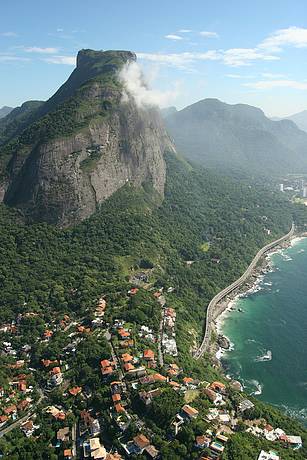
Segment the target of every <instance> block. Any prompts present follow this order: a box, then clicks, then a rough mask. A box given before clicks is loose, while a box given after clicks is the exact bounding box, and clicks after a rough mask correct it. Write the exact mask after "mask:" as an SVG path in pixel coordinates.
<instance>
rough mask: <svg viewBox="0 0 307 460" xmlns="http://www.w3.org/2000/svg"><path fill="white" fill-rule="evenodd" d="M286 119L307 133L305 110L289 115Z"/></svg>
mask: <svg viewBox="0 0 307 460" xmlns="http://www.w3.org/2000/svg"><path fill="white" fill-rule="evenodd" d="M286 119H287V120H292V121H294V123H295V124H296V125H297V126H298V127H299V128H300V129H302V130H303V131H306V132H307V110H303V111H302V112H299V113H295V114H294V115H290V116H289V117H286Z"/></svg>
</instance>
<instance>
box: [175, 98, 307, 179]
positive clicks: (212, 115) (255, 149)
mask: <svg viewBox="0 0 307 460" xmlns="http://www.w3.org/2000/svg"><path fill="white" fill-rule="evenodd" d="M166 125H167V128H168V130H169V133H170V135H171V136H173V138H174V139H175V143H176V146H177V148H178V149H179V151H180V152H181V153H183V154H184V155H185V156H186V157H187V158H188V159H190V160H193V161H197V162H199V163H201V164H202V165H204V166H206V167H214V168H218V169H222V170H233V171H238V170H244V171H247V172H249V173H253V174H254V173H255V174H279V173H290V172H296V173H303V172H306V170H307V134H306V133H305V132H303V131H301V130H299V129H298V128H297V126H296V125H295V124H294V123H293V122H291V121H289V120H281V121H273V120H270V119H268V118H267V117H266V116H265V115H264V113H263V112H262V111H261V110H260V109H257V108H255V107H252V106H248V105H244V104H237V105H229V104H225V103H223V102H221V101H219V100H217V99H204V100H202V101H199V102H197V103H195V104H192V105H190V106H189V107H186V108H185V109H183V110H180V111H178V112H175V113H172V114H171V115H169V116H168V117H166Z"/></svg>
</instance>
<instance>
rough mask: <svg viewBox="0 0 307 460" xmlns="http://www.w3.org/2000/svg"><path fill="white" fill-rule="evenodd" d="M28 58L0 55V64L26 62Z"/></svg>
mask: <svg viewBox="0 0 307 460" xmlns="http://www.w3.org/2000/svg"><path fill="white" fill-rule="evenodd" d="M28 61H30V59H29V58H23V57H19V56H13V55H11V54H0V62H28Z"/></svg>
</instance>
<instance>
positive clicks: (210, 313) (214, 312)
mask: <svg viewBox="0 0 307 460" xmlns="http://www.w3.org/2000/svg"><path fill="white" fill-rule="evenodd" d="M294 230H295V226H294V224H293V223H292V227H291V230H290V231H289V232H288V233H287V234H286V235H284V236H282V237H281V238H279V239H278V240H275V241H273V242H272V243H269V244H267V245H266V246H264V247H263V248H262V249H260V251H259V252H258V253H257V254H256V256H255V257H254V259H253V260H252V262H251V263H250V265H249V267H248V268H247V270H246V271H245V272H244V273H243V275H242V276H241V277H240V278H239V279H237V280H236V281H234V282H233V283H232V284H230V285H229V286H227V287H226V288H225V289H223V290H222V291H220V292H219V293H218V294H216V296H214V297H213V299H212V300H211V301H210V303H209V305H208V308H207V313H206V329H205V335H204V338H203V341H202V343H201V345H200V347H199V348H198V349H197V351H196V352H195V354H194V358H195V359H199V358H200V357H201V356H202V355H203V354H204V352H205V351H207V350H208V348H209V344H210V338H211V333H212V325H213V322H214V321H215V320H216V318H217V317H218V316H219V315H220V314H221V313H222V312H223V311H224V310H225V308H226V307H227V306H224V307H223V308H220V309H218V308H216V306H217V304H218V303H219V302H220V301H221V300H222V299H223V298H224V297H226V296H227V295H228V294H230V293H231V292H232V291H234V290H235V289H237V288H238V287H240V286H241V285H242V284H244V283H245V282H246V280H247V279H248V278H249V277H250V276H251V274H252V272H253V270H254V269H255V267H256V266H257V264H258V262H259V260H260V259H261V258H262V257H263V256H264V255H265V254H266V253H267V252H268V251H270V250H271V249H273V248H274V247H275V246H278V245H279V244H281V243H283V242H284V241H286V240H288V239H289V238H291V237H292V236H293V234H294Z"/></svg>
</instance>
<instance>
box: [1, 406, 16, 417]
mask: <svg viewBox="0 0 307 460" xmlns="http://www.w3.org/2000/svg"><path fill="white" fill-rule="evenodd" d="M3 412H4V413H5V415H12V414H15V413H16V412H17V407H16V406H15V404H12V405H11V406H8V407H6V408H5V409H3Z"/></svg>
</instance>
